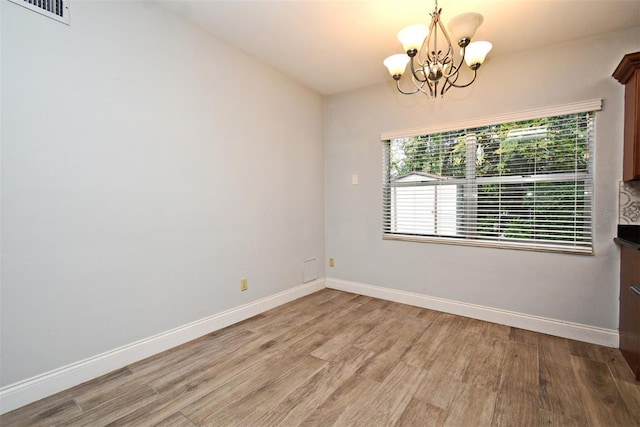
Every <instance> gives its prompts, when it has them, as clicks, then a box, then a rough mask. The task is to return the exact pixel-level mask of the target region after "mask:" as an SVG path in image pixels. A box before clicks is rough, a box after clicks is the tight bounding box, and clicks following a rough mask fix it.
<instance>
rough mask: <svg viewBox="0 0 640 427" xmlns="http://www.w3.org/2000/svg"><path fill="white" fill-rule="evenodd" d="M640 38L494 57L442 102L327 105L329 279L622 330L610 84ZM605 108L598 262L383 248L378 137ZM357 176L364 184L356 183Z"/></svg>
mask: <svg viewBox="0 0 640 427" xmlns="http://www.w3.org/2000/svg"><path fill="white" fill-rule="evenodd" d="M639 34H640V28H634V29H631V30H628V31H622V32H618V33H614V34H608V35H605V36H602V37H598V38H594V39H589V40H582V41H580V42H575V43H568V44H565V45H560V46H553V47H549V48H546V49H540V50H536V51H533V52H524V53H521V54H517V55H510V56H503V57H494V58H492V57H489V59H488V60H487V62H486V63H485V65H483V67H482V68H481V69H480V71H479V74H480V75H479V77H478V80H477V82H476V83H474V85H472V86H471V87H469V88H468V89H465V90H461V91H458V92H456V90H455V89H452V90H451V91H450V92H449V93H448V94H447V95H446V97H445V99H444V100H439V101H435V102H431V101H429V100H427V99H426V98H424V97H419V96H418V95H414V96H411V97H407V96H403V95H400V94H398V93H397V92H396V91H395V87H394V86H393V83H392V82H393V81H392V80H391V78H389V83H388V84H386V85H378V86H372V87H368V88H365V89H362V90H360V91H357V92H352V93H346V94H340V95H335V96H332V97H330V98H328V99H327V102H326V110H325V204H326V241H327V250H326V255H327V257H333V258H335V268H329V269H328V271H327V277H328V279H329V278H333V279H339V280H342V281H351V282H358V283H363V284H368V285H375V286H381V287H385V288H391V289H395V290H398V291H406V292H412V293H417V294H421V295H428V296H431V297H439V298H446V299H450V300H453V301H458V302H463V303H470V304H478V305H481V306H486V307H490V308H496V309H501V310H509V311H515V312H518V313H523V314H528V315H533V316H542V317H546V318H550V319H557V320H560V321H568V322H575V323H579V324H583V325H589V326H593V327H599V328H607V329H617V325H618V280H619V279H618V274H619V267H618V259H619V255H618V249H617V248H616V246H615V244H614V243H613V237H614V236H615V232H616V230H615V226H616V222H617V213H616V211H617V186H618V181H619V180H620V178H621V164H622V160H621V159H622V126H623V114H622V104H623V93H624V89H623V86H622V85H620V84H619V83H618V82H617V81H616V80H615V79H613V78H612V77H611V73H612V72H613V70H614V69H615V67H616V66H617V64H618V62H619V61H620V59H621V58H622V56H623V55H624V54H626V53H629V52H634V51H638V50H640V37H639ZM597 98H602V99H603V105H604V107H603V109H602V111H601V112H599V113H598V114H597V118H596V128H597V129H596V170H595V174H596V185H595V211H594V216H595V228H594V230H595V231H594V232H595V245H594V246H595V254H596V255H595V256H581V255H563V254H553V253H537V252H527V251H516V250H504V249H488V248H478V247H465V246H450V245H438V244H429V243H413V242H400V241H384V240H382V237H381V236H382V181H383V180H382V144H381V143H380V138H379V136H380V133H381V132H387V131H394V130H402V129H410V128H415V127H419V126H422V127H424V126H427V125H430V124H442V123H451V122H456V121H461V120H466V119H475V118H480V117H484V116H495V115H499V114H505V113H510V112H518V111H524V110H529V109H533V108H542V107H548V106H556V105H562V104H566V103H571V102H578V101H587V100H592V99H597ZM353 174H358V175H359V184H358V185H352V184H351V176H352V175H353Z"/></svg>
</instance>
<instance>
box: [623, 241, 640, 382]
mask: <svg viewBox="0 0 640 427" xmlns="http://www.w3.org/2000/svg"><path fill="white" fill-rule="evenodd" d="M634 288H635V289H634ZM620 352H621V353H622V355H623V356H624V358H625V360H626V361H627V363H628V364H629V366H630V367H631V370H632V371H633V373H634V374H635V376H636V380H637V381H640V246H639V245H633V244H622V245H621V246H620Z"/></svg>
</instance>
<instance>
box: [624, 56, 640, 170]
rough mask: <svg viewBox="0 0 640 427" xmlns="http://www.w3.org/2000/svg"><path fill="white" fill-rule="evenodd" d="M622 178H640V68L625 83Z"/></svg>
mask: <svg viewBox="0 0 640 427" xmlns="http://www.w3.org/2000/svg"><path fill="white" fill-rule="evenodd" d="M622 179H623V180H624V181H631V180H636V179H640V69H636V70H635V71H634V72H633V73H632V77H631V78H630V79H629V81H628V82H627V83H626V84H625V95H624V157H623V170H622Z"/></svg>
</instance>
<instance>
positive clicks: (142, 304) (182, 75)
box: [0, 0, 325, 385]
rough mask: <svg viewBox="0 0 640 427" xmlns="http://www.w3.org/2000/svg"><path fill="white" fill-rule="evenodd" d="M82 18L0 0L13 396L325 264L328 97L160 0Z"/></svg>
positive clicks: (101, 6) (82, 10)
mask: <svg viewBox="0 0 640 427" xmlns="http://www.w3.org/2000/svg"><path fill="white" fill-rule="evenodd" d="M71 6H72V9H71V26H65V25H62V24H60V23H57V22H55V21H53V20H51V19H48V18H46V17H43V16H41V15H38V14H36V13H33V12H31V11H28V10H27V9H24V8H22V7H20V6H17V5H15V4H13V3H9V2H8V1H7V0H0V7H1V8H2V9H1V12H2V75H1V77H2V82H1V83H2V176H1V177H2V188H1V189H2V200H1V201H2V212H1V213H2V236H1V237H2V240H1V241H2V265H1V267H2V277H1V279H2V281H1V288H0V291H1V307H0V308H1V318H0V320H1V321H0V323H1V325H2V326H1V328H2V329H1V331H0V336H1V365H0V373H1V384H2V385H6V384H11V383H14V382H16V381H19V380H22V379H25V378H29V377H31V376H34V375H37V374H41V373H43V372H47V371H50V370H52V369H56V368H59V367H61V366H65V365H67V364H70V363H74V362H77V361H79V360H82V359H85V358H87V357H90V356H93V355H96V354H100V353H103V352H106V351H109V350H111V349H114V348H117V347H119V346H122V345H126V344H128V343H131V342H134V341H136V340H139V339H143V338H146V337H149V336H152V335H154V334H157V333H161V332H163V331H167V330H169V329H171V328H175V327H178V326H181V325H185V324H187V323H189V322H192V321H195V320H198V319H201V318H204V317H206V316H209V315H212V314H214V313H219V312H222V311H223V310H227V309H229V308H232V307H237V306H240V305H242V304H245V303H247V302H251V301H256V300H258V299H260V298H264V297H266V296H269V295H273V294H276V293H278V292H281V291H284V290H287V289H290V288H293V287H295V286H297V285H300V284H301V283H302V272H303V259H304V258H308V257H317V258H318V264H319V265H320V266H322V265H324V246H325V244H324V207H323V203H324V200H323V192H324V189H323V186H324V182H323V173H324V169H323V168H324V167H323V155H324V153H323V145H322V144H323V140H322V138H323V99H322V97H320V96H319V95H318V94H316V93H315V92H312V91H310V90H308V89H306V88H304V87H303V86H301V85H300V84H298V83H296V82H293V81H291V80H290V79H288V78H286V77H285V76H283V75H282V74H280V73H278V72H276V71H274V70H273V69H271V68H268V67H266V66H265V65H263V64H261V63H259V62H257V61H255V60H253V59H252V58H250V57H248V56H246V55H244V54H243V53H241V52H239V51H237V50H235V49H232V48H230V47H229V46H227V45H225V44H223V43H221V42H219V41H216V40H215V39H213V38H211V37H209V36H208V35H207V34H206V33H204V32H201V31H200V30H198V29H197V28H195V27H193V26H192V25H191V24H188V23H186V22H183V21H182V20H181V19H180V18H177V17H175V16H173V15H172V14H171V13H170V12H168V11H165V10H164V9H162V8H160V7H158V6H156V5H153V4H152V3H150V2H73V3H72V5H71ZM323 274H324V271H320V276H322V275H323ZM241 277H247V278H248V281H249V290H248V291H247V292H240V290H239V286H240V278H241Z"/></svg>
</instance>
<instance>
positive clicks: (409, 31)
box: [384, 0, 492, 98]
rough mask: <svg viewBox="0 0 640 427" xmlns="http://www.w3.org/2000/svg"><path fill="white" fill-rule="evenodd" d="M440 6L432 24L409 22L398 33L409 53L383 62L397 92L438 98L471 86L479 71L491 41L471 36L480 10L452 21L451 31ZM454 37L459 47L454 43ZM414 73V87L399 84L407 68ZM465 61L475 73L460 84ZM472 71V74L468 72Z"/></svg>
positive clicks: (436, 3) (480, 21) (436, 8)
mask: <svg viewBox="0 0 640 427" xmlns="http://www.w3.org/2000/svg"><path fill="white" fill-rule="evenodd" d="M441 13H442V9H440V8H438V0H436V1H435V8H434V10H433V12H432V13H431V24H430V25H429V26H426V25H421V24H417V25H410V26H408V27H406V28H404V29H402V30H400V32H399V33H398V40H400V43H402V46H403V48H404V50H405V52H406V54H404V53H402V54H397V55H391V56H390V57H388V58H387V59H385V60H384V65H385V66H386V67H387V69H388V70H389V73H390V74H391V76H392V77H393V79H394V80H395V81H396V87H397V88H398V91H400V92H401V93H403V94H405V95H412V94H414V93H418V92H421V93H424V94H425V95H427V96H429V97H431V98H435V97H437V96H443V95H444V94H445V93H446V92H447V91H448V90H449V89H450V88H452V87H455V88H463V87H467V86H469V85H471V84H472V83H473V82H474V81H475V80H476V76H477V73H478V68H480V66H481V65H482V63H483V62H484V60H485V58H486V56H487V54H488V53H489V51H490V50H491V47H492V46H491V43H489V42H487V41H474V42H472V41H471V39H472V38H473V36H474V35H475V33H476V30H477V29H478V27H479V26H480V24H482V21H483V18H482V15H480V14H479V13H473V12H472V13H463V14H462V15H458V16H456V17H455V18H453V19H452V20H451V21H450V22H449V26H448V27H449V32H447V30H446V29H445V27H444V25H443V24H442V21H441V20H440V14H441ZM449 34H451V37H454V40H455V41H456V43H457V45H458V47H459V54H456V50H458V49H457V48H454V45H452V43H451V37H450V36H449ZM407 64H409V69H410V72H411V80H412V82H413V86H414V87H413V89H411V90H409V91H405V90H403V89H402V88H401V87H400V79H401V78H402V76H403V75H404V74H405V71H406V70H407ZM464 64H466V66H467V67H468V68H469V69H470V70H471V71H472V72H473V75H469V76H467V78H466V80H467V81H466V82H464V83H459V82H458V79H459V77H460V71H461V70H462V69H463V68H464ZM467 74H470V73H467Z"/></svg>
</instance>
